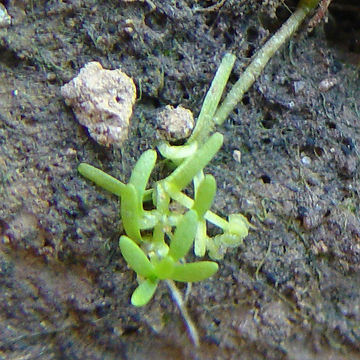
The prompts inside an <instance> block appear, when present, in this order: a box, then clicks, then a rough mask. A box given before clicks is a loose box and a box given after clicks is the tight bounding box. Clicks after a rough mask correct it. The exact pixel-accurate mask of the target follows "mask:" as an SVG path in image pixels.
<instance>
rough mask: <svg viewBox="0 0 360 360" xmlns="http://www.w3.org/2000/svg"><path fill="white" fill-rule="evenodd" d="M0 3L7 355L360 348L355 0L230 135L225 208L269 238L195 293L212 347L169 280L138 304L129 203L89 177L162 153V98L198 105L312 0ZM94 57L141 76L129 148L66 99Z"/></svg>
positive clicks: (352, 355)
mask: <svg viewBox="0 0 360 360" xmlns="http://www.w3.org/2000/svg"><path fill="white" fill-rule="evenodd" d="M2 3H3V4H4V5H5V6H6V8H7V11H8V13H9V15H10V16H11V17H12V25H11V26H8V27H3V28H1V29H0V51H1V52H0V70H1V71H0V94H1V95H0V107H1V112H0V143H1V147H0V180H1V181H0V199H1V205H0V235H1V244H0V284H1V291H0V303H1V306H0V359H20V358H21V359H46V360H51V359H91V360H93V359H99V360H100V359H109V360H111V359H132V360H133V359H151V358H153V359H243V360H246V359H252V360H254V359H277V360H279V359H302V360H303V359H358V358H359V359H360V220H359V216H358V212H359V207H360V201H359V191H360V185H359V147H358V144H359V143H360V122H359V120H360V119H359V118H360V116H359V115H360V86H359V84H360V79H359V61H360V56H359V53H360V42H359V38H360V37H359V35H360V26H359V24H360V16H359V14H360V6H359V3H358V1H357V0H353V1H351V0H348V1H340V0H333V3H332V5H331V7H330V10H329V14H328V22H327V23H326V24H325V23H324V22H322V23H321V24H320V25H319V26H317V27H316V28H315V29H314V31H312V32H309V31H308V29H307V25H306V24H304V25H303V26H302V27H301V29H300V30H299V31H298V33H297V35H296V36H295V37H293V38H292V39H291V41H290V42H289V43H288V44H286V45H285V46H284V47H283V48H282V49H281V50H280V51H279V52H278V53H277V54H276V56H275V57H274V58H273V59H272V60H271V61H270V63H269V64H268V66H267V67H266V69H265V71H264V72H263V74H262V75H261V77H260V78H259V79H258V80H257V81H256V83H255V85H254V86H253V87H252V88H251V89H250V90H249V92H248V93H247V94H246V96H245V97H244V98H243V100H242V103H240V104H239V105H238V107H237V108H236V110H235V111H234V112H233V113H232V114H231V116H230V118H229V119H228V120H227V121H226V123H225V124H224V125H223V126H222V127H220V128H219V129H218V130H219V131H221V132H222V133H223V134H224V136H225V144H224V146H223V147H222V149H221V151H220V152H219V153H218V155H217V157H216V158H215V160H214V161H212V162H211V165H210V166H209V167H208V168H207V172H209V173H212V174H213V175H214V176H215V178H216V179H217V183H218V193H217V196H216V200H215V204H214V206H213V210H214V211H215V212H217V213H218V214H219V215H222V216H226V214H229V213H236V212H241V213H243V214H244V215H246V216H247V218H248V219H249V221H250V222H251V223H252V224H253V225H254V227H256V229H253V230H251V232H250V234H249V236H248V237H247V238H246V239H245V241H244V244H243V246H241V247H240V248H237V249H235V250H234V251H233V252H229V253H228V254H227V255H226V256H225V258H224V260H222V261H220V262H219V265H220V270H219V272H218V273H217V274H216V275H215V276H213V277H212V278H211V279H209V280H207V281H203V282H200V283H196V284H194V285H193V286H192V289H191V293H190V295H189V298H188V303H187V307H188V310H189V313H190V315H191V317H192V318H193V319H194V321H195V323H196V325H197V327H198V330H199V334H200V337H201V347H200V348H195V347H194V346H193V345H192V344H191V342H190V340H189V337H188V335H187V332H186V328H185V325H184V322H183V320H182V317H181V316H180V313H179V311H178V309H177V307H176V306H175V304H174V303H173V302H172V300H171V297H170V295H169V293H168V291H167V288H166V287H165V286H160V288H159V289H158V291H157V292H156V295H155V298H154V299H153V300H152V301H151V303H150V304H149V305H147V306H146V307H143V308H134V307H132V306H131V305H130V302H129V299H130V296H131V293H132V291H133V290H134V288H135V286H136V278H135V276H134V273H133V272H132V271H130V270H129V269H128V268H127V266H126V264H125V262H124V260H123V259H122V257H121V254H120V251H119V249H118V238H119V236H120V235H121V234H122V228H121V221H120V219H119V216H118V211H119V206H118V205H119V204H118V200H117V198H116V197H115V196H112V195H111V194H108V193H106V192H105V191H102V190H101V189H99V188H97V187H96V186H94V185H93V184H91V183H90V182H89V181H86V180H85V179H84V178H82V177H81V176H80V175H79V174H78V173H77V170H76V168H77V165H78V164H79V162H81V161H85V162H88V163H90V164H92V165H94V166H96V167H98V168H100V169H102V170H104V171H106V172H108V173H109V174H111V175H113V176H115V177H117V178H119V179H120V180H122V181H124V182H126V181H127V179H128V178H129V175H130V172H131V169H132V167H133V165H134V163H135V161H136V159H137V158H138V157H139V156H140V154H141V153H142V152H143V151H144V150H146V149H148V148H155V146H156V142H155V137H154V135H155V129H156V114H157V112H158V111H159V109H161V108H163V107H164V106H166V105H167V104H171V105H173V106H177V105H179V104H181V105H183V106H185V107H187V108H189V109H191V110H192V111H193V112H194V115H195V116H197V115H198V112H199V110H200V108H201V104H202V101H203V98H204V95H205V93H206V91H207V89H208V87H209V85H210V83H211V80H212V78H213V76H214V74H215V71H216V69H217V67H218V65H219V63H220V61H221V58H222V56H223V55H224V53H225V52H231V53H233V54H235V55H236V56H237V59H238V60H237V62H236V64H235V68H234V71H233V75H232V76H231V79H230V80H231V81H230V82H232V83H234V82H235V81H236V79H237V78H238V77H239V75H240V74H241V73H242V71H243V70H244V69H245V68H246V66H247V65H248V64H249V62H250V60H251V57H252V56H253V54H254V53H255V52H256V51H257V50H258V49H259V48H260V47H261V46H262V45H263V44H264V43H265V42H266V40H267V39H268V38H269V37H270V36H271V35H272V34H273V33H274V32H275V31H276V29H278V28H279V26H280V25H281V24H282V23H283V22H284V21H285V20H286V18H287V17H288V16H289V15H290V12H289V11H291V10H293V9H294V7H295V6H296V1H290V0H289V1H285V2H283V1H280V0H279V1H277V0H268V1H260V0H242V1H241V0H222V1H215V0H214V1H212V0H197V1H196V0H178V1H173V0H143V1H140V0H139V1H136V0H133V1H130V0H127V1H126V0H123V1H101V0H96V1H95V0H86V1H85V0H67V1H58V0H54V1H42V0H38V1H21V0H14V1H2ZM89 61H99V62H100V63H101V64H102V66H103V67H104V68H107V69H116V68H120V69H121V70H122V71H124V72H125V73H126V74H128V75H129V76H131V77H132V78H133V79H134V81H135V83H136V86H137V92H138V99H137V102H136V104H135V107H134V114H133V116H132V120H131V129H130V132H129V138H128V140H127V141H126V142H125V143H124V145H123V146H122V147H121V149H118V148H114V147H108V148H106V147H103V146H100V145H98V144H97V143H96V142H94V141H93V140H92V139H91V138H90V137H89V135H88V133H87V131H86V129H85V128H83V127H82V126H80V125H79V124H78V122H77V121H76V119H75V117H74V115H73V113H72V112H71V109H70V108H68V107H67V106H66V105H65V103H64V101H63V99H62V98H61V95H60V87H61V86H62V85H63V84H64V83H66V82H68V81H69V80H70V79H72V78H73V77H74V76H76V75H77V74H78V72H79V70H80V68H81V67H82V66H83V65H84V64H86V63H87V62H89ZM235 150H237V152H235V154H237V155H238V154H239V153H238V151H240V152H241V161H240V162H239V161H238V160H239V159H238V157H235V158H234V156H233V155H234V151H235ZM235 159H237V160H235ZM160 165H161V164H160ZM163 171H164V169H163V167H162V166H159V167H157V169H156V172H155V174H154V177H153V180H156V179H157V178H160V177H161V175H162V172H163ZM181 290H182V291H185V289H184V288H183V287H181Z"/></svg>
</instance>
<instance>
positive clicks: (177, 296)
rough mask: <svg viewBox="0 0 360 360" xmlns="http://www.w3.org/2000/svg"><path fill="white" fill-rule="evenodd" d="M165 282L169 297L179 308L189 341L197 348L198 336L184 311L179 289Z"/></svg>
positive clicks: (184, 307)
mask: <svg viewBox="0 0 360 360" xmlns="http://www.w3.org/2000/svg"><path fill="white" fill-rule="evenodd" d="M165 282H166V285H167V286H168V288H169V290H170V294H171V297H172V298H173V300H174V301H175V303H176V305H177V307H178V308H179V310H180V313H181V316H182V317H183V319H184V322H185V324H186V327H187V328H188V331H189V336H190V338H191V341H192V342H193V344H194V345H195V346H196V347H199V346H200V340H199V334H198V332H197V329H196V327H195V325H194V323H193V321H192V320H191V318H190V315H189V313H188V311H187V309H186V306H185V304H184V300H183V298H182V296H181V293H180V291H179V289H178V288H177V287H176V285H175V283H174V282H173V281H172V280H165Z"/></svg>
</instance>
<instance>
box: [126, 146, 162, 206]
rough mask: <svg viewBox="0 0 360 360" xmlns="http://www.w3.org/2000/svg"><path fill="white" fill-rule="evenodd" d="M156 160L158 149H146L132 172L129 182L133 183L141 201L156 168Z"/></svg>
mask: <svg viewBox="0 0 360 360" xmlns="http://www.w3.org/2000/svg"><path fill="white" fill-rule="evenodd" d="M155 162H156V151H155V150H147V151H145V152H144V153H143V154H142V155H141V156H140V158H139V160H138V161H137V162H136V164H135V167H134V169H133V171H132V172H131V176H130V180H129V184H133V185H134V187H135V189H136V191H137V194H138V200H139V201H140V202H141V204H140V205H141V206H142V199H143V196H144V192H145V188H146V185H147V183H148V181H149V177H150V174H151V172H152V170H153V169H154V166H155Z"/></svg>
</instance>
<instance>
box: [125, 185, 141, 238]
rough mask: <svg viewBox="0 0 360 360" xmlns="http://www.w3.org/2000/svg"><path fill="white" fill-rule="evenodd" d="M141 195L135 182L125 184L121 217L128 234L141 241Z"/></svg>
mask: <svg viewBox="0 0 360 360" xmlns="http://www.w3.org/2000/svg"><path fill="white" fill-rule="evenodd" d="M138 199H139V197H138V194H137V192H136V189H135V186H134V185H133V184H127V185H125V187H124V189H123V191H122V193H121V207H120V212H121V219H122V222H123V225H124V229H125V231H126V235H128V236H129V237H130V238H131V239H133V240H134V241H136V242H137V243H140V242H141V241H142V238H141V233H140V220H141V216H142V209H141V208H140V206H139V201H138Z"/></svg>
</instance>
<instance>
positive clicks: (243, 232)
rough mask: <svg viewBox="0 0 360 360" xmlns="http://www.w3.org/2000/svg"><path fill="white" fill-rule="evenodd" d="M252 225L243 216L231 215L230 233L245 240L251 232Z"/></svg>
mask: <svg viewBox="0 0 360 360" xmlns="http://www.w3.org/2000/svg"><path fill="white" fill-rule="evenodd" d="M249 227H250V224H249V222H248V220H247V218H246V217H245V216H244V215H241V214H231V215H229V228H228V232H229V233H230V234H232V235H237V236H239V237H240V238H241V239H244V238H245V237H246V236H247V235H248V232H249Z"/></svg>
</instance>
